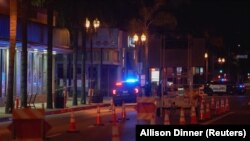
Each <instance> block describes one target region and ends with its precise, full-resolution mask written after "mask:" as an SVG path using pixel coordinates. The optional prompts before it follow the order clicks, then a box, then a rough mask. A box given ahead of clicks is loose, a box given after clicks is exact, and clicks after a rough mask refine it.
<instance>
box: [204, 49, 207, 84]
mask: <svg viewBox="0 0 250 141" xmlns="http://www.w3.org/2000/svg"><path fill="white" fill-rule="evenodd" d="M204 58H205V61H206V72H205V76H206V82H207V78H208V53H207V52H206V53H205V54H204Z"/></svg>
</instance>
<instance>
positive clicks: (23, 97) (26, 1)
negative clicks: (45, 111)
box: [21, 0, 29, 107]
mask: <svg viewBox="0 0 250 141" xmlns="http://www.w3.org/2000/svg"><path fill="white" fill-rule="evenodd" d="M28 7H29V0H22V1H21V15H22V16H21V23H22V51H21V57H22V64H21V73H22V75H21V107H27V97H28V95H27V94H28V92H27V67H28V65H27V58H28V52H27V38H28V37H27V14H28Z"/></svg>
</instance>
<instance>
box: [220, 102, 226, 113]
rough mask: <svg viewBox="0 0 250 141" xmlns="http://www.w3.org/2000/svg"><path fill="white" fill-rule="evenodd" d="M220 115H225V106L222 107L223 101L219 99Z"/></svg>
mask: <svg viewBox="0 0 250 141" xmlns="http://www.w3.org/2000/svg"><path fill="white" fill-rule="evenodd" d="M220 104H221V105H220V113H221V114H223V113H225V105H224V99H221V101H220Z"/></svg>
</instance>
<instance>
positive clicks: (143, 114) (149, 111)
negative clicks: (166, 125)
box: [137, 97, 158, 121]
mask: <svg viewBox="0 0 250 141" xmlns="http://www.w3.org/2000/svg"><path fill="white" fill-rule="evenodd" d="M157 101H158V100H157V98H156V97H138V98H137V120H148V121H150V120H151V118H152V117H154V116H155V115H156V109H157V103H158V102H157Z"/></svg>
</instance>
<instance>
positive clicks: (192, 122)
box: [190, 105, 197, 124]
mask: <svg viewBox="0 0 250 141" xmlns="http://www.w3.org/2000/svg"><path fill="white" fill-rule="evenodd" d="M190 124H197V117H196V111H195V106H194V105H193V106H192V108H191V121H190Z"/></svg>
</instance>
